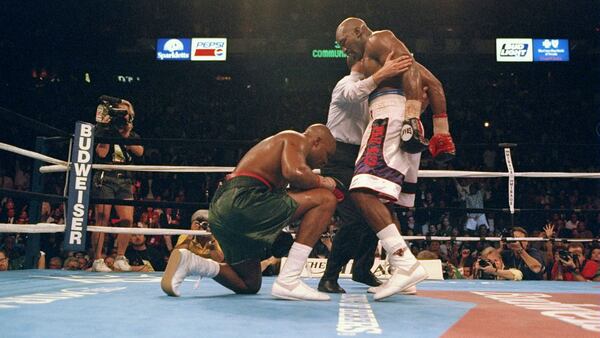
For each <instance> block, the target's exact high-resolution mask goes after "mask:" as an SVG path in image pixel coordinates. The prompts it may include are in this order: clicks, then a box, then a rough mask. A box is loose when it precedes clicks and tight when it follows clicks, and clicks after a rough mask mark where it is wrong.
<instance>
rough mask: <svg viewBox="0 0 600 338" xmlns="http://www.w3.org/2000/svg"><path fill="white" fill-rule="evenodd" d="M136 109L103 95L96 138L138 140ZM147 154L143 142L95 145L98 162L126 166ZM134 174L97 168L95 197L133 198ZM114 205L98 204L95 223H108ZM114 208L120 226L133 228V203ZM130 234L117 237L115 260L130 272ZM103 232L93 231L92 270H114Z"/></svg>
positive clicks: (119, 265)
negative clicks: (107, 258)
mask: <svg viewBox="0 0 600 338" xmlns="http://www.w3.org/2000/svg"><path fill="white" fill-rule="evenodd" d="M134 117H135V111H134V109H133V105H132V104H131V103H130V102H129V101H127V100H124V99H118V98H114V97H110V96H104V95H103V96H101V97H100V104H99V105H98V108H97V109H96V122H97V124H96V137H106V138H117V139H135V138H139V135H138V134H136V133H135V132H134V131H133V120H134ZM143 154H144V147H142V146H141V145H122V144H118V143H115V144H107V143H98V144H97V145H96V161H95V162H96V163H102V164H115V165H127V164H132V163H133V162H134V159H135V158H139V157H141V156H142V155H143ZM132 187H133V177H132V175H131V173H130V172H128V171H123V170H94V178H93V188H92V196H93V197H94V198H106V199H112V198H114V199H121V200H132V199H133V192H132ZM111 210H112V205H110V204H97V205H96V210H95V211H96V225H99V226H109V225H111V223H110V214H111ZM115 211H116V213H117V215H118V216H119V220H120V222H119V226H121V227H131V226H132V224H133V212H134V207H133V206H126V205H115ZM130 237H131V235H129V234H119V235H118V236H117V240H116V241H117V257H116V259H115V262H114V270H116V271H131V266H130V265H129V262H128V261H127V258H125V251H126V250H127V246H128V244H129V239H130ZM103 248H104V233H98V232H94V233H93V234H92V250H93V254H94V258H95V260H94V263H93V266H92V271H98V272H110V271H112V270H111V269H110V268H109V267H108V266H107V265H106V264H105V263H104V259H103Z"/></svg>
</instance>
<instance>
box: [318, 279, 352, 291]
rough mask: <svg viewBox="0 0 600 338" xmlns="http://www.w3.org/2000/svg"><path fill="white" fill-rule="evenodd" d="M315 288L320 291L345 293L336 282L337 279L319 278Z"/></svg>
mask: <svg viewBox="0 0 600 338" xmlns="http://www.w3.org/2000/svg"><path fill="white" fill-rule="evenodd" d="M317 289H318V290H319V291H321V292H327V293H346V290H344V289H343V288H342V287H341V286H340V285H339V284H338V282H337V280H331V279H321V281H319V287H318V288H317Z"/></svg>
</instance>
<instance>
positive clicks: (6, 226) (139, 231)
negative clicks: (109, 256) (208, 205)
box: [0, 223, 600, 242]
mask: <svg viewBox="0 0 600 338" xmlns="http://www.w3.org/2000/svg"><path fill="white" fill-rule="evenodd" d="M87 230H88V231H90V232H103V233H111V234H135V235H194V236H210V235H211V233H210V232H208V231H205V230H180V229H162V228H135V227H134V228H121V227H101V226H94V225H90V226H88V227H87ZM64 231H65V225H64V224H54V223H37V224H10V223H0V232H9V233H57V232H64ZM403 238H404V239H405V240H408V241H410V240H431V241H460V242H478V241H481V240H484V241H489V242H500V241H524V242H545V241H548V239H547V238H542V237H504V238H503V237H449V236H431V237H427V236H403ZM554 241H556V242H565V241H566V242H594V241H600V239H594V238H555V239H554Z"/></svg>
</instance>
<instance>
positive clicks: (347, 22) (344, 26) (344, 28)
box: [335, 17, 367, 39]
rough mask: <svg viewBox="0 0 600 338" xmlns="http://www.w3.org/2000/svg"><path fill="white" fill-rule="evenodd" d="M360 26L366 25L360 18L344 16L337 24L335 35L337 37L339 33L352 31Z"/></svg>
mask: <svg viewBox="0 0 600 338" xmlns="http://www.w3.org/2000/svg"><path fill="white" fill-rule="evenodd" d="M361 26H364V27H367V24H366V23H365V22H364V21H363V20H362V19H359V18H354V17H350V18H346V19H344V21H342V22H341V23H340V24H339V25H338V27H337V30H336V31H335V37H336V39H337V37H338V36H339V35H340V34H345V33H347V32H352V31H353V30H355V29H357V28H360V27H361Z"/></svg>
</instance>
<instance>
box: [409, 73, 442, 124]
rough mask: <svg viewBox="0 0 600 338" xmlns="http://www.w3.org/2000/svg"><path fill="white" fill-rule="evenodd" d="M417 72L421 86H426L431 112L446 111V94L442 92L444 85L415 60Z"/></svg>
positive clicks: (435, 113)
mask: <svg viewBox="0 0 600 338" xmlns="http://www.w3.org/2000/svg"><path fill="white" fill-rule="evenodd" d="M415 63H416V67H417V69H419V73H420V74H421V80H422V82H423V86H427V87H428V89H427V97H428V98H429V103H430V104H431V110H433V114H434V115H437V114H442V113H445V112H446V94H445V93H444V87H443V86H442V83H441V82H440V80H438V78H437V77H435V75H433V74H432V73H431V72H430V71H429V69H427V68H425V66H423V65H422V64H420V63H418V62H415Z"/></svg>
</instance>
